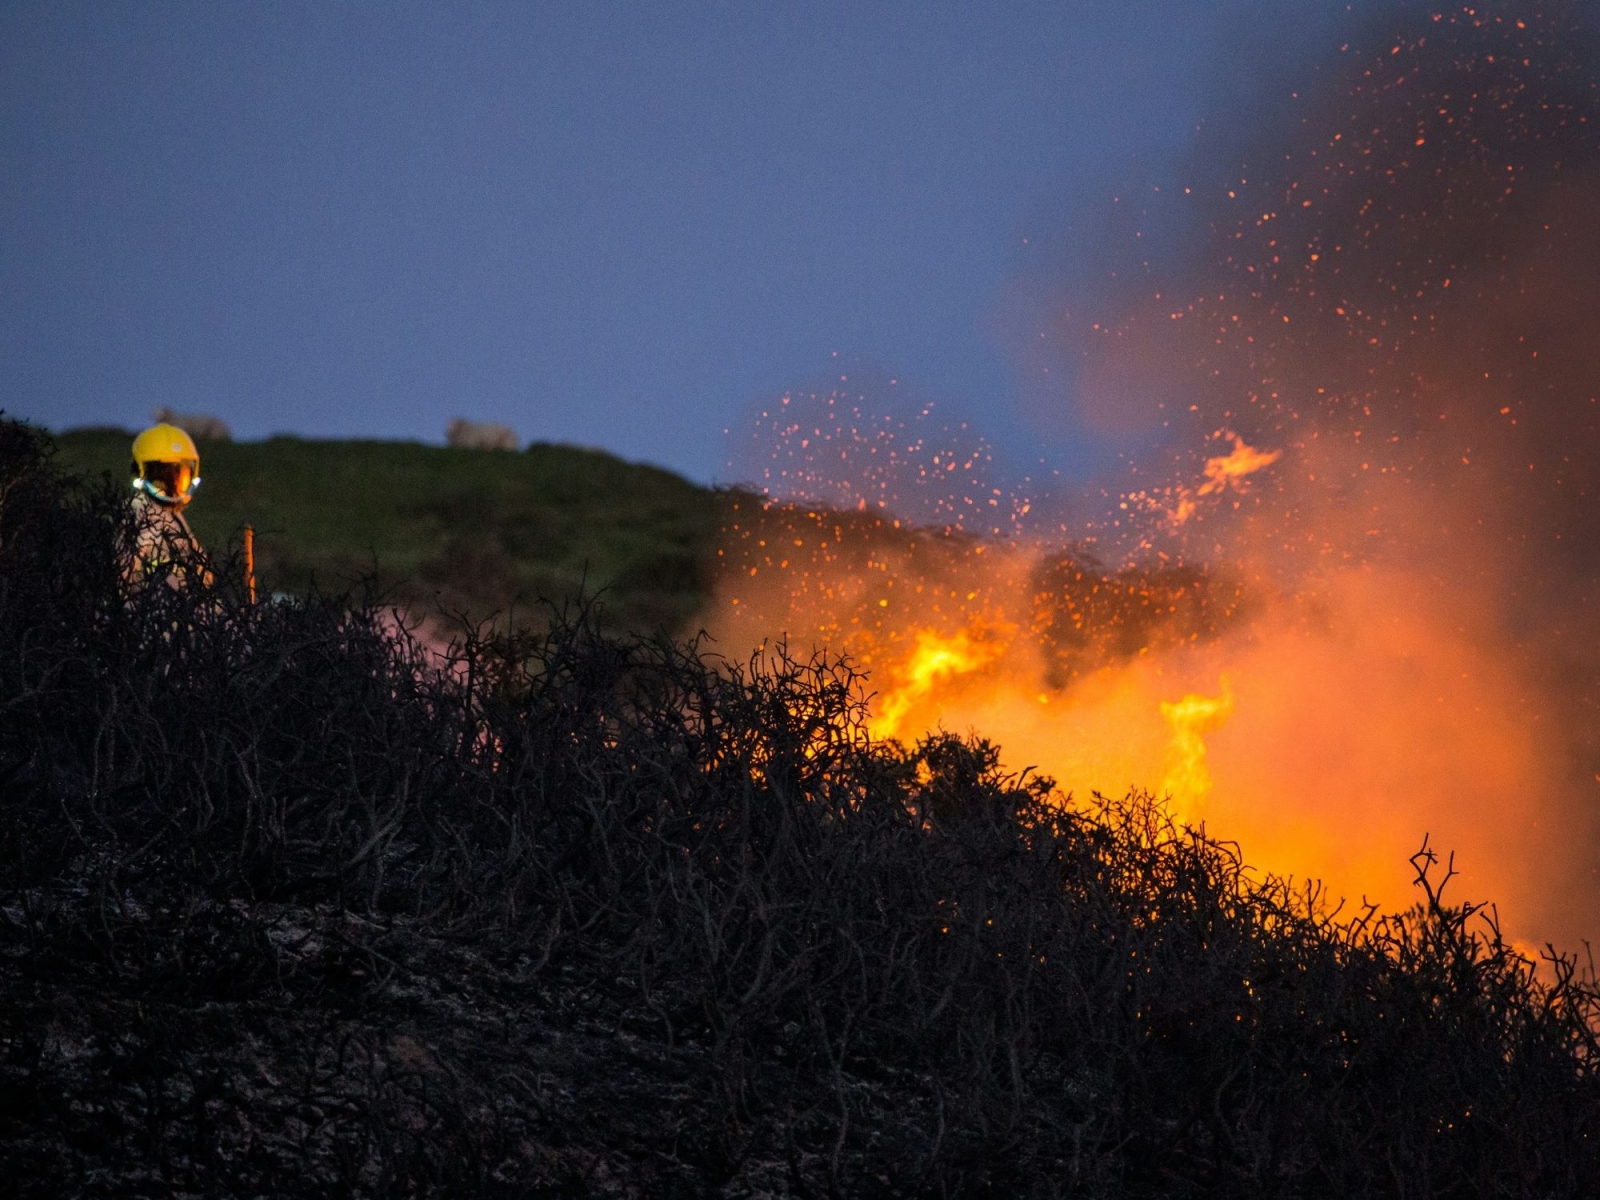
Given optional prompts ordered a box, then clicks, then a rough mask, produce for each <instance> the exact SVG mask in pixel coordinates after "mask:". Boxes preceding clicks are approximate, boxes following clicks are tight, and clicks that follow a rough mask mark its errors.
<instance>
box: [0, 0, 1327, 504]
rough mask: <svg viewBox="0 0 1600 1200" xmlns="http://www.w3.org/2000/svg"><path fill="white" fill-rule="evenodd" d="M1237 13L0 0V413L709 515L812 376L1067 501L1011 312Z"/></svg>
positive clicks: (1151, 160)
mask: <svg viewBox="0 0 1600 1200" xmlns="http://www.w3.org/2000/svg"><path fill="white" fill-rule="evenodd" d="M1319 7H1326V8H1327V9H1328V10H1329V11H1331V10H1333V9H1342V8H1343V5H1333V6H1318V5H1307V6H1305V10H1304V11H1306V12H1311V11H1313V10H1318V9H1319ZM1264 11H1266V9H1265V8H1264V7H1263V6H1259V5H1249V4H1243V5H1241V4H1221V3H1200V2H1197V0H1191V2H1180V0H1165V2H1157V0H1151V2H1148V3H1141V2H1138V0H1125V2H1120V3H1114V4H1107V3H1058V4H1043V3H1007V4H992V5H989V4H984V5H977V4H932V3H929V4H895V3H880V4H859V3H855V4H832V3H814V4H759V3H740V4H698V3H696V4H689V3H684V4H642V3H637V4H611V3H603V2H591V3H574V4H560V5H557V4H531V3H530V4H483V5H479V4H452V5H408V4H382V5H378V4H366V3H340V4H333V3H318V4H306V5H301V4H270V5H268V4H227V5H215V4H205V5H199V4H195V5H190V4H177V3H170V4H161V5H150V4H139V5H119V4H105V3H97V4H70V3H50V4H20V5H19V4H3V5H0V167H3V169H0V235H3V238H4V244H5V246H6V253H5V254H4V255H3V256H0V406H3V407H4V408H6V409H7V410H9V411H10V412H11V413H12V414H14V415H18V416H22V417H26V418H28V419H30V420H34V421H37V422H40V423H43V424H46V425H49V426H52V427H57V428H61V427H68V426H73V425H81V424H106V423H110V424H119V425H123V426H130V427H131V426H137V425H138V424H140V423H141V422H142V421H143V420H144V419H145V418H146V417H147V415H148V412H149V410H150V409H151V408H152V407H154V406H156V405H170V406H171V407H174V408H176V409H179V410H182V411H207V412H214V413H217V414H219V415H221V416H223V417H224V418H225V419H226V420H228V421H229V422H230V423H231V424H232V425H233V427H234V429H235V432H236V434H237V435H239V436H243V437H261V436H265V435H267V434H269V433H273V432H296V433H302V434H307V435H314V436H375V437H404V438H419V439H424V440H432V441H438V440H441V439H442V436H443V430H444V425H445V423H446V421H447V420H448V419H449V418H450V417H451V416H454V415H464V416H468V417H473V418H477V419H483V420H499V421H504V422H506V423H508V424H510V425H512V426H513V427H515V428H516V429H517V430H518V432H519V433H520V434H521V435H522V436H523V437H524V438H525V439H529V438H539V439H546V440H554V441H568V442H576V443H580V444H585V445H594V446H602V447H605V448H607V449H610V450H613V451H615V452H617V453H619V454H622V455H624V456H625V457H628V458H633V459H643V460H648V461H652V462H657V463H661V464H663V465H666V466H669V467H672V468H674V469H676V470H679V471H682V472H684V473H686V474H688V475H690V476H691V477H693V478H696V479H700V480H712V479H722V480H726V479H727V478H728V476H729V474H730V471H732V470H733V468H730V467H729V466H728V465H727V463H728V446H727V444H726V441H727V439H725V438H724V437H723V434H722V431H723V429H724V428H725V427H728V426H734V427H737V426H739V425H740V423H741V422H743V421H744V420H745V419H746V418H747V416H748V414H750V413H751V412H753V411H755V410H757V409H759V408H760V407H762V406H763V405H765V404H766V403H768V402H770V400H771V399H772V398H773V397H775V396H777V395H778V394H780V393H782V392H784V391H785V390H790V389H800V390H811V389H814V388H817V387H819V386H826V385H827V384H828V383H829V381H830V380H831V379H833V378H836V374H837V372H838V371H839V370H840V368H839V365H838V364H839V363H840V362H844V363H846V364H857V365H860V364H870V365H871V366H872V367H873V368H875V369H876V370H878V371H879V372H881V373H882V374H883V375H885V376H894V377H897V378H898V379H899V380H900V381H901V384H900V385H901V386H902V387H904V388H905V389H907V390H908V391H910V392H912V393H914V394H915V395H916V396H917V397H918V398H920V399H933V400H936V401H939V402H940V403H941V404H944V405H946V406H947V407H948V408H949V409H950V410H951V411H953V412H957V413H959V414H961V415H964V416H966V417H967V418H968V419H970V420H971V421H972V422H973V424H974V425H975V426H977V427H978V428H979V429H980V430H982V432H983V433H985V434H986V435H987V436H988V437H989V438H990V439H991V440H993V441H995V442H996V443H997V444H998V445H999V446H1000V447H1001V448H1002V451H1004V452H1005V453H1006V454H1009V455H1010V456H1011V457H1012V458H1014V459H1017V460H1018V461H1023V460H1027V459H1029V458H1030V457H1031V458H1032V459H1033V460H1038V459H1040V458H1044V459H1046V460H1047V462H1053V463H1059V464H1061V465H1063V466H1064V467H1065V468H1066V469H1067V470H1069V471H1078V470H1083V469H1085V468H1086V467H1087V466H1088V465H1091V464H1092V462H1093V460H1094V458H1095V448H1094V447H1093V446H1090V445H1088V444H1087V443H1086V442H1085V440H1084V438H1083V437H1082V435H1081V434H1080V433H1079V432H1077V431H1076V430H1075V429H1074V428H1073V427H1072V425H1071V422H1069V421H1066V420H1064V419H1058V416H1057V414H1055V413H1054V412H1053V411H1052V405H1053V404H1055V403H1057V402H1059V403H1061V404H1065V402H1066V401H1067V400H1068V399H1070V396H1069V395H1067V393H1068V392H1070V381H1069V380H1064V381H1062V382H1061V383H1060V384H1059V385H1058V386H1059V387H1060V388H1063V389H1066V391H1063V392H1062V393H1060V394H1059V395H1057V394H1056V393H1054V392H1048V391H1047V392H1045V393H1040V392H1039V391H1038V389H1037V387H1036V386H1035V384H1036V383H1037V381H1030V380H1029V379H1027V378H1025V376H1026V374H1027V372H1028V370H1029V369H1030V368H1029V367H1028V366H1027V365H1026V364H1024V363H1023V362H1021V361H1020V360H1019V359H1018V358H1017V357H1016V356H1015V355H1014V353H1013V348H1014V347H1015V346H1016V345H1017V344H1018V339H1019V338H1025V337H1027V336H1030V334H1031V325H1032V323H1039V324H1040V326H1041V328H1042V327H1043V324H1044V323H1045V322H1047V320H1048V313H1046V312H1041V311H1037V310H1038V309H1039V308H1040V307H1041V306H1040V305H1039V304H1036V303H1034V302H1033V301H1031V300H1029V299H1028V297H1031V296H1035V295H1038V294H1043V293H1044V292H1047V291H1048V287H1045V288H1042V289H1041V288H1040V287H1039V286H1037V285H1038V281H1039V280H1040V279H1045V280H1047V281H1048V276H1049V275H1050V273H1051V272H1052V271H1056V270H1067V269H1069V268H1067V267H1065V266H1062V265H1061V262H1062V261H1066V260H1068V259H1071V258H1072V257H1073V253H1072V250H1071V247H1070V243H1071V241H1072V238H1073V237H1074V236H1078V237H1085V236H1092V229H1093V224H1094V223H1093V221H1092V220H1081V219H1080V218H1082V217H1083V216H1084V214H1085V213H1087V212H1091V211H1092V210H1094V209H1095V208H1096V207H1097V206H1101V205H1103V204H1104V203H1105V198H1106V196H1107V194H1108V193H1110V192H1112V191H1114V190H1115V188H1116V186H1117V184H1118V181H1119V180H1122V179H1125V178H1127V177H1128V175H1129V174H1130V173H1141V172H1143V173H1147V174H1148V173H1155V174H1160V173H1162V172H1170V171H1173V170H1175V169H1177V164H1178V163H1179V162H1180V161H1181V159H1182V156H1183V155H1184V154H1185V153H1186V151H1187V148H1188V147H1189V145H1190V143H1191V139H1192V136H1193V130H1194V126H1195V122H1196V120H1197V119H1198V118H1199V117H1200V115H1201V114H1202V113H1203V112H1204V111H1205V110H1206V108H1207V105H1208V104H1214V103H1215V102H1216V101H1217V99H1218V96H1219V95H1220V94H1221V90H1223V89H1225V88H1226V86H1227V82H1228V75H1229V72H1230V71H1234V70H1237V69H1238V68H1239V66H1240V65H1241V64H1240V58H1241V50H1240V45H1241V41H1240V37H1241V29H1242V28H1247V27H1250V25H1251V19H1252V14H1259V13H1261V12H1264ZM1308 24H1315V22H1307V21H1305V20H1300V21H1297V22H1295V27H1296V28H1297V29H1298V30H1299V32H1300V35H1301V36H1309V35H1308V34H1307V33H1306V26H1307V25H1308ZM1252 44H1254V45H1256V46H1258V47H1260V46H1262V45H1263V40H1262V39H1260V38H1259V36H1258V37H1257V39H1256V41H1255V42H1254V43H1252ZM1243 65H1244V66H1247V67H1248V66H1249V65H1250V64H1249V63H1244V64H1243ZM1074 230H1079V231H1089V232H1079V233H1076V234H1075V233H1074V232H1073V231H1074ZM1025 239H1027V240H1025ZM1064 244H1065V245H1067V246H1068V250H1067V251H1066V252H1065V254H1063V253H1062V252H1061V249H1060V248H1061V247H1062V246H1063V245H1064ZM1040 246H1050V247H1054V249H1052V250H1050V251H1049V252H1046V251H1042V250H1039V249H1038V247H1040ZM1056 260H1060V261H1056ZM1030 280H1031V281H1032V282H1031V283H1030V282H1029V281H1030ZM1019 297H1022V299H1020V300H1019V299H1018V298H1019ZM835 353H837V354H838V355H839V358H838V359H835V358H834V355H835ZM852 369H855V368H854V367H852V366H847V367H846V368H845V370H846V371H847V372H848V371H849V370H852ZM1052 386H1057V385H1052ZM1030 389H1031V390H1030ZM1041 395H1042V396H1043V399H1042V400H1041V398H1040V397H1041Z"/></svg>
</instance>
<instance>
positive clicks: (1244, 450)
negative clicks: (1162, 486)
mask: <svg viewBox="0 0 1600 1200" xmlns="http://www.w3.org/2000/svg"><path fill="white" fill-rule="evenodd" d="M1226 436H1227V437H1228V438H1229V440H1231V441H1232V442H1233V449H1232V450H1230V451H1228V453H1226V454H1217V455H1213V456H1212V457H1211V458H1208V459H1206V465H1205V482H1204V483H1202V484H1201V485H1200V486H1199V487H1197V488H1196V489H1195V490H1194V492H1193V494H1192V495H1191V494H1190V492H1189V491H1188V489H1187V488H1182V487H1180V488H1178V489H1177V491H1176V495H1177V501H1178V502H1177V503H1176V504H1175V505H1173V507H1172V508H1170V509H1168V510H1167V517H1168V519H1169V520H1170V521H1171V523H1172V524H1173V525H1182V524H1183V523H1184V522H1186V521H1187V520H1188V519H1189V518H1190V517H1192V516H1194V514H1195V512H1196V511H1197V510H1198V508H1199V505H1198V504H1197V503H1196V500H1197V499H1198V498H1199V497H1203V496H1217V495H1221V494H1222V493H1223V492H1225V491H1227V490H1228V488H1229V487H1230V486H1232V487H1236V488H1238V487H1242V486H1243V483H1242V481H1243V480H1244V479H1246V478H1247V477H1249V476H1251V475H1254V474H1255V473H1256V472H1257V471H1260V470H1262V469H1263V468H1264V467H1270V466H1271V465H1272V464H1273V463H1275V462H1277V461H1278V459H1280V458H1282V457H1283V451H1282V450H1258V449H1256V448H1255V447H1254V446H1251V445H1248V444H1246V442H1245V440H1244V439H1243V438H1242V437H1240V436H1239V435H1238V434H1236V433H1230V434H1227V435H1226Z"/></svg>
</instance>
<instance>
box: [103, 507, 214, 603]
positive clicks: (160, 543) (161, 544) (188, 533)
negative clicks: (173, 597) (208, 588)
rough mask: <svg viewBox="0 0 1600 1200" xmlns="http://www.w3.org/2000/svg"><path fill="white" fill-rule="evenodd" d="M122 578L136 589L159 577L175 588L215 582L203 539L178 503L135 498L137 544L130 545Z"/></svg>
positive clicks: (134, 523) (134, 522) (134, 519)
mask: <svg viewBox="0 0 1600 1200" xmlns="http://www.w3.org/2000/svg"><path fill="white" fill-rule="evenodd" d="M122 577H123V580H124V581H125V582H126V583H127V584H128V586H129V587H130V588H134V589H137V588H141V587H144V586H145V585H146V584H149V583H153V582H155V581H157V580H161V581H164V582H165V583H166V584H167V586H169V587H175V588H181V587H186V586H188V584H189V583H190V582H191V581H194V582H198V583H209V582H211V572H210V571H208V570H206V567H205V553H204V551H202V550H201V548H200V542H199V541H198V540H197V539H196V538H195V536H194V532H193V531H192V530H191V529H190V528H189V522H188V521H186V520H184V519H183V513H182V511H180V510H179V509H178V508H177V507H176V506H175V505H171V504H162V503H161V502H160V501H157V500H152V499H151V498H150V497H149V496H145V495H138V496H135V497H134V498H133V544H132V545H131V546H130V547H128V548H127V552H126V554H125V557H124V562H123V566H122Z"/></svg>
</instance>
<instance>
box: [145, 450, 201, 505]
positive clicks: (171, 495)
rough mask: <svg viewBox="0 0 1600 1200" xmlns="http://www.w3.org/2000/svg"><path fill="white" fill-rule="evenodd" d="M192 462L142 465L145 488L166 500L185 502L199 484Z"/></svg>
mask: <svg viewBox="0 0 1600 1200" xmlns="http://www.w3.org/2000/svg"><path fill="white" fill-rule="evenodd" d="M196 465H197V464H195V463H194V462H192V461H190V460H188V459H185V460H184V461H182V462H147V463H145V464H144V481H145V486H146V487H148V488H149V489H150V491H152V492H154V493H155V494H156V495H158V496H161V497H163V498H164V499H167V500H187V499H188V498H189V494H190V493H191V492H193V491H194V486H195V484H196V483H198V482H199V479H198V478H197V476H196V474H195V466H196Z"/></svg>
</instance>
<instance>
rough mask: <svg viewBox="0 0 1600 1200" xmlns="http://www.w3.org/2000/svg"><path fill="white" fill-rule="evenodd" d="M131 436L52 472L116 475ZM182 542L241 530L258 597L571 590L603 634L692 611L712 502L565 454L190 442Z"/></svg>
mask: <svg viewBox="0 0 1600 1200" xmlns="http://www.w3.org/2000/svg"><path fill="white" fill-rule="evenodd" d="M130 440H131V435H129V434H127V433H125V432H122V431H120V430H75V431H69V432H66V433H62V434H59V435H57V436H56V445H57V449H58V455H59V461H60V462H61V463H62V465H64V466H66V467H68V468H70V469H72V470H77V471H85V472H88V473H91V474H98V473H100V472H109V473H111V475H112V476H113V477H114V478H116V479H119V480H121V479H125V478H127V474H128V451H129V442H130ZM200 451H201V459H202V463H201V475H202V477H203V478H204V481H205V482H204V485H203V486H202V487H201V489H200V491H199V493H198V494H197V495H196V497H195V500H194V503H193V504H192V505H191V506H190V508H189V512H188V515H189V518H190V522H191V524H192V525H193V527H194V530H195V533H196V535H197V536H198V537H199V538H200V539H201V541H202V542H203V543H204V544H205V545H206V546H207V547H208V548H211V549H221V548H223V547H225V546H226V545H227V544H228V543H229V541H230V540H231V539H234V538H236V537H237V536H238V533H239V530H240V529H241V528H242V527H243V526H244V525H245V524H246V523H247V522H248V523H250V524H252V525H254V527H255V530H256V560H257V576H258V578H259V579H260V581H261V585H262V587H263V588H265V589H267V590H271V591H298V590H302V589H304V588H305V587H306V586H307V585H308V584H309V583H310V582H311V581H312V578H313V576H315V578H316V579H317V581H318V582H319V583H321V584H322V585H324V586H328V587H334V588H343V587H346V586H348V585H349V583H350V582H351V581H354V580H356V579H359V578H361V577H362V576H364V575H366V574H369V573H371V572H373V571H374V569H376V573H377V576H378V578H379V580H380V581H381V582H382V583H383V584H384V585H385V586H387V587H390V588H392V589H394V592H395V594H396V596H397V597H398V598H400V599H402V600H405V601H407V602H415V603H422V604H431V603H433V602H434V601H435V600H437V601H438V602H440V603H442V604H444V605H445V606H447V607H450V608H458V607H465V608H468V609H470V610H471V611H472V612H473V613H474V614H476V615H479V616H482V615H485V614H487V613H488V612H490V611H493V610H501V611H504V610H505V609H507V608H508V607H510V606H511V605H512V604H513V603H516V604H519V605H520V604H526V603H528V602H531V601H533V600H535V599H538V598H540V597H544V598H548V599H551V600H556V601H560V600H563V599H566V598H568V597H571V596H573V595H575V594H576V593H577V592H578V591H579V589H580V587H581V586H582V585H583V583H584V581H585V579H587V582H588V587H589V590H590V591H594V590H596V589H599V588H604V589H606V592H605V603H606V608H607V612H608V614H609V618H610V621H611V622H612V623H614V624H615V625H616V626H619V627H622V628H629V629H640V630H647V629H651V628H659V627H667V628H670V629H681V628H683V627H684V626H685V625H686V624H687V623H688V622H689V621H690V620H691V618H692V617H693V615H694V613H695V612H696V610H697V609H698V608H699V605H700V604H701V602H702V600H703V599H704V595H705V591H706V588H707V586H708V579H707V571H708V564H707V561H706V560H707V556H708V553H709V547H710V545H711V542H712V540H713V537H714V535H715V533H716V530H717V528H718V526H719V522H720V517H719V513H720V511H721V506H722V504H723V500H722V498H721V497H720V495H719V493H717V492H714V491H711V490H709V489H706V488H701V487H697V486H696V485H694V484H692V483H690V482H689V481H688V480H685V479H683V478H681V477H680V476H677V475H674V474H672V473H671V472H670V471H665V470H661V469H660V468H657V467H651V466H643V465H639V464H635V463H627V462H623V461H622V460H621V459H618V458H615V457H613V456H612V455H609V454H604V453H601V452H598V451H593V450H583V449H578V448H576V447H572V446H557V445H550V444H547V443H536V444H534V445H533V446H531V447H530V448H529V449H528V450H526V451H525V452H521V453H512V452H506V451H482V450H454V449H447V448H445V447H440V446H425V445H421V444H418V443H415V442H385V441H313V440H308V439H302V438H293V437H275V438H270V439H268V440H267V441H263V442H206V443H202V445H201V447H200Z"/></svg>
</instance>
